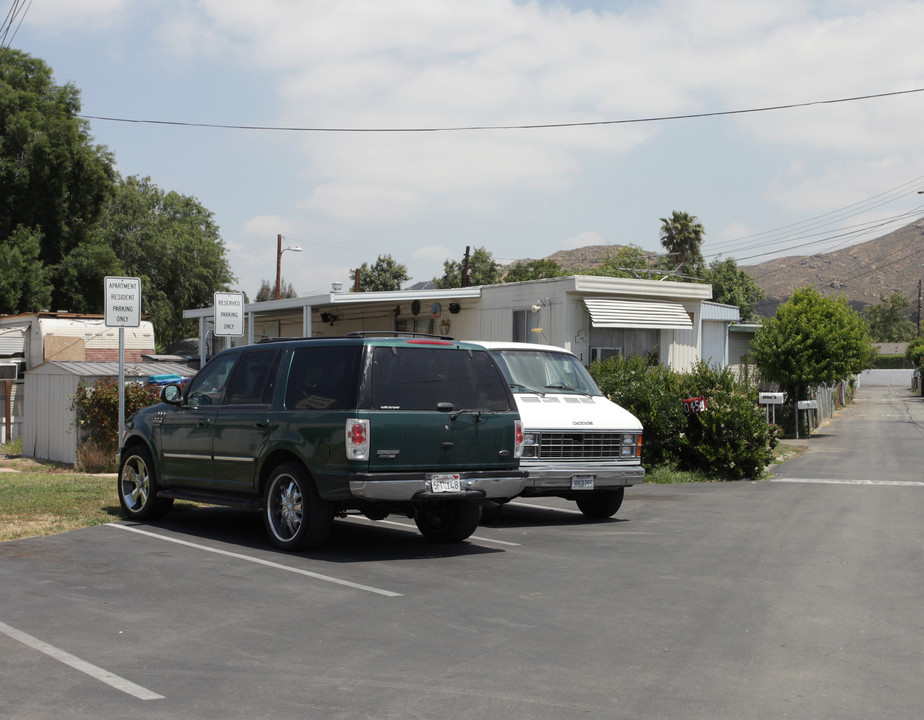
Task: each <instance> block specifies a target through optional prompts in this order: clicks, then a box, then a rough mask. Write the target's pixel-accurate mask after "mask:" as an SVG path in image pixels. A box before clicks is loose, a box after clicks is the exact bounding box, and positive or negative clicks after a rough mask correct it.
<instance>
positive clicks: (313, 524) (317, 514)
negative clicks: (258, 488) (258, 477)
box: [263, 463, 334, 550]
mask: <svg viewBox="0 0 924 720" xmlns="http://www.w3.org/2000/svg"><path fill="white" fill-rule="evenodd" d="M263 523H264V525H266V532H267V535H269V539H270V540H271V541H272V543H273V544H274V545H275V546H276V547H278V548H281V549H283V550H299V549H301V548H304V547H310V548H317V547H321V546H322V545H323V544H324V543H325V542H327V538H328V536H329V535H330V531H331V527H332V526H333V524H334V511H333V508H332V507H331V506H330V504H329V503H327V502H325V501H324V500H322V499H321V497H320V496H319V495H318V491H317V490H316V489H315V487H314V483H312V482H311V479H310V478H309V477H308V472H307V471H306V470H305V468H304V467H303V466H302V465H301V464H299V463H284V464H283V465H280V466H279V467H277V468H276V469H275V470H274V471H273V474H272V475H270V477H269V480H268V481H267V485H266V495H265V496H264V503H263Z"/></svg>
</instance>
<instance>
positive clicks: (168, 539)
mask: <svg viewBox="0 0 924 720" xmlns="http://www.w3.org/2000/svg"><path fill="white" fill-rule="evenodd" d="M109 527H114V528H118V529H120V530H128V531H129V532H133V533H138V534H139V535H147V536H148V537H152V538H157V539H158V540H164V541H165V542H172V543H176V544H177V545H185V546H186V547H191V548H196V549H197V550H204V551H205V552H210V553H215V554H216V555H224V556H226V557H232V558H235V559H237V560H245V561H247V562H252V563H256V564H257V565H265V566H266V567H271V568H275V569H276V570H285V571H286V572H290V573H295V574H297V575H304V576H306V577H310V578H314V579H315V580H323V581H324V582H329V583H334V584H336V585H345V586H346V587H351V588H355V589H356V590H365V591H366V592H371V593H375V594H376V595H384V596H385V597H401V596H402V595H401V593H396V592H392V591H391V590H382V589H381V588H376V587H372V586H371V585H361V584H360V583H355V582H350V581H349V580H342V579H340V578H335V577H331V576H330V575H321V574H320V573H315V572H311V571H310V570H302V569H301V568H294V567H291V566H289V565H283V564H282V563H277V562H272V561H271V560H261V559H260V558H255V557H252V556H250V555H244V554H243V553H236V552H230V551H228V550H221V549H219V548H213V547H209V546H208V545H199V544H198V543H193V542H189V541H187V540H180V539H179V538H172V537H167V536H166V535H159V534H157V533H153V532H149V531H148V530H142V529H141V528H136V527H132V526H131V525H120V524H119V523H109Z"/></svg>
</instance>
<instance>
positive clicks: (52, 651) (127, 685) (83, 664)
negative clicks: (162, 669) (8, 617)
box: [0, 622, 164, 700]
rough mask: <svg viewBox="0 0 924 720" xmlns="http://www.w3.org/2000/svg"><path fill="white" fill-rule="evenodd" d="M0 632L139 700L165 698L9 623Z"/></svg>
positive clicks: (3, 624)
mask: <svg viewBox="0 0 924 720" xmlns="http://www.w3.org/2000/svg"><path fill="white" fill-rule="evenodd" d="M0 632H2V633H3V634H4V635H6V636H8V637H11V638H13V640H18V641H19V642H21V643H22V644H23V645H27V646H28V647H30V648H32V649H33V650H38V651H39V652H42V653H45V654H46V655H48V656H49V657H51V658H54V659H55V660H58V661H59V662H63V663H64V664H65V665H70V666H71V667H72V668H74V669H75V670H79V671H80V672H82V673H86V674H87V675H89V676H90V677H91V678H93V679H94V680H99V681H100V682H104V683H106V684H107V685H109V686H111V687H114V688H115V689H116V690H121V691H122V692H124V693H126V694H128V695H132V696H134V697H136V698H138V699H139V700H163V699H164V696H163V695H158V694H157V693H156V692H152V691H151V690H148V689H147V688H143V687H141V686H140V685H136V684H135V683H133V682H130V681H129V680H126V679H125V678H122V677H119V676H118V675H115V674H113V673H111V672H109V671H108V670H104V669H103V668H101V667H97V666H96V665H93V664H92V663H88V662H87V661H85V660H81V659H80V658H79V657H77V656H76V655H71V654H70V653H69V652H65V651H64V650H61V649H60V648H56V647H55V646H54V645H49V644H48V643H46V642H43V641H41V640H39V639H38V638H37V637H33V636H32V635H28V634H26V633H24V632H22V631H21V630H17V629H16V628H14V627H11V626H9V625H7V624H6V623H4V622H0Z"/></svg>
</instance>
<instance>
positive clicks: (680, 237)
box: [661, 210, 706, 277]
mask: <svg viewBox="0 0 924 720" xmlns="http://www.w3.org/2000/svg"><path fill="white" fill-rule="evenodd" d="M705 234H706V230H705V228H703V224H702V223H701V222H700V221H699V220H698V219H697V218H696V217H695V216H693V215H690V214H689V213H685V212H679V211H677V210H674V211H673V212H672V213H671V216H670V217H669V218H661V246H662V247H663V248H664V249H665V250H666V251H667V253H668V254H669V255H670V262H671V263H672V264H673V265H674V267H676V268H678V269H679V271H680V273H681V274H683V275H689V276H694V277H695V276H698V275H699V274H700V272H701V270H702V268H703V266H704V265H705V261H704V260H703V253H702V251H701V249H700V248H701V246H702V244H703V235H705Z"/></svg>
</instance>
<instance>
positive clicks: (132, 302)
mask: <svg viewBox="0 0 924 720" xmlns="http://www.w3.org/2000/svg"><path fill="white" fill-rule="evenodd" d="M104 292H105V293H106V327H139V326H140V325H141V278H136V277H111V276H107V277H106V284H105V291H104Z"/></svg>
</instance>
